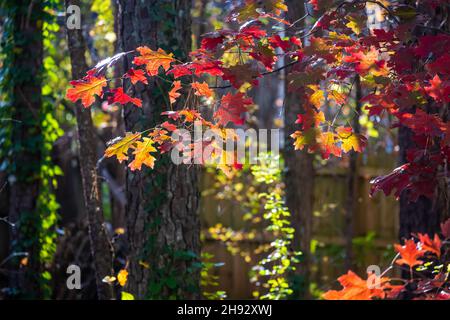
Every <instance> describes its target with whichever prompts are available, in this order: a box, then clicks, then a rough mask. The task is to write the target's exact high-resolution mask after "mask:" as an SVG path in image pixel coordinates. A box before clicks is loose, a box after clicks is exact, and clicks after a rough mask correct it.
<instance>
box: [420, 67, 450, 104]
mask: <svg viewBox="0 0 450 320" xmlns="http://www.w3.org/2000/svg"><path fill="white" fill-rule="evenodd" d="M425 91H426V93H427V94H428V95H429V96H430V97H432V98H433V99H434V100H436V101H438V102H450V82H449V81H444V82H442V81H441V79H440V78H439V76H438V75H437V74H436V75H435V76H434V77H433V79H431V80H430V86H428V87H425Z"/></svg>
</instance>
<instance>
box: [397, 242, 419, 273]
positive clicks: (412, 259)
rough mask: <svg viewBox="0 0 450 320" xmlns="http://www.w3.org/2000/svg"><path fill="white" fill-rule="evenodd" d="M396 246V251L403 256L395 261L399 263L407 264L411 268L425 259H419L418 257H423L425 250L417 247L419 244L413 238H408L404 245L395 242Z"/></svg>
mask: <svg viewBox="0 0 450 320" xmlns="http://www.w3.org/2000/svg"><path fill="white" fill-rule="evenodd" d="M394 247H395V251H397V252H398V253H400V257H401V259H398V260H396V261H395V263H397V264H399V265H402V264H407V265H408V266H409V267H410V268H412V267H414V266H417V265H420V264H422V263H423V261H421V260H417V258H420V257H422V256H423V254H424V251H423V250H420V249H419V248H418V247H417V244H416V243H415V242H414V240H413V239H410V240H406V241H405V245H404V246H402V245H399V244H395V245H394Z"/></svg>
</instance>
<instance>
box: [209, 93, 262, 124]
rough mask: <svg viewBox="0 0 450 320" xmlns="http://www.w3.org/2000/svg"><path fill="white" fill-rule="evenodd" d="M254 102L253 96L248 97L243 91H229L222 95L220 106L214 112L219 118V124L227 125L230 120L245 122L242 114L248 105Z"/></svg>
mask: <svg viewBox="0 0 450 320" xmlns="http://www.w3.org/2000/svg"><path fill="white" fill-rule="evenodd" d="M252 103H253V101H252V99H251V98H246V97H245V96H244V94H243V93H241V92H239V93H236V94H234V95H233V94H231V93H230V92H229V93H227V94H226V95H225V96H223V97H222V99H221V102H220V107H219V109H218V110H217V111H216V113H215V114H214V117H215V118H216V119H218V122H219V124H221V125H224V126H225V125H227V124H228V122H233V123H234V124H237V125H241V124H243V123H244V118H243V117H241V115H242V114H243V113H244V112H247V108H246V106H248V105H251V104H252Z"/></svg>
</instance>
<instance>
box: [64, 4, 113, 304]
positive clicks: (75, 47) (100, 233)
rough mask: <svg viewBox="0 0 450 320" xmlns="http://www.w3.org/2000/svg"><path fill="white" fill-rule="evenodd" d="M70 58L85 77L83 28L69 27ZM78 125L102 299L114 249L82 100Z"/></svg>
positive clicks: (107, 293)
mask: <svg viewBox="0 0 450 320" xmlns="http://www.w3.org/2000/svg"><path fill="white" fill-rule="evenodd" d="M72 4H73V5H78V6H81V5H80V1H79V0H66V7H68V6H69V5H72ZM67 36H68V45H69V53H70V60H71V64H72V77H73V78H74V79H81V78H82V77H83V76H85V74H86V71H87V70H88V66H87V64H86V58H85V52H86V44H85V41H84V38H83V34H82V31H81V30H76V29H74V30H67ZM75 115H76V118H77V129H78V145H79V146H78V147H79V150H78V152H79V159H80V171H81V178H82V182H83V194H84V201H85V206H86V212H87V217H88V221H89V238H90V243H91V254H92V257H93V260H94V266H95V271H96V277H95V278H96V279H95V280H96V283H97V294H98V298H99V299H112V298H113V297H114V296H113V290H112V287H111V286H109V285H108V284H106V283H104V282H102V279H103V278H104V277H105V276H107V275H111V274H112V272H113V270H112V252H111V244H110V242H109V239H108V234H107V230H106V228H105V224H104V217H103V211H102V206H101V205H102V202H101V194H100V190H99V182H98V176H97V169H96V164H97V150H96V143H95V141H96V137H95V132H94V130H95V129H94V126H93V123H92V118H91V111H90V109H86V108H83V106H82V105H81V104H80V103H77V105H76V107H75Z"/></svg>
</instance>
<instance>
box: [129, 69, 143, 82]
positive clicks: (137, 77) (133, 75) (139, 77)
mask: <svg viewBox="0 0 450 320" xmlns="http://www.w3.org/2000/svg"><path fill="white" fill-rule="evenodd" d="M125 78H130V80H131V83H132V84H136V83H138V82H139V81H140V82H142V83H144V84H148V81H147V78H146V77H145V73H144V70H141V69H130V70H128V72H127V73H126V74H125Z"/></svg>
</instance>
